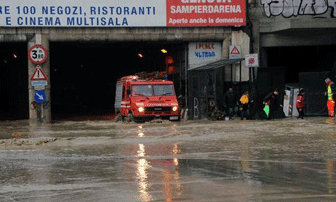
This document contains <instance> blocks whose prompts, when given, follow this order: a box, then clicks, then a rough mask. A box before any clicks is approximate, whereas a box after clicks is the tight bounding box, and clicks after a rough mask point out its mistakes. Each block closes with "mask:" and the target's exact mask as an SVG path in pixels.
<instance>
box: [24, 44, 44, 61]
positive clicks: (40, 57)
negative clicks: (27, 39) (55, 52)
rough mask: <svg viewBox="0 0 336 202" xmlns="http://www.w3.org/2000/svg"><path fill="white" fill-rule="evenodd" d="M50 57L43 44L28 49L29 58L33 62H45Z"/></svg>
mask: <svg viewBox="0 0 336 202" xmlns="http://www.w3.org/2000/svg"><path fill="white" fill-rule="evenodd" d="M47 57H48V53H47V50H46V49H45V48H44V47H43V46H41V45H34V46H32V47H30V48H29V50H28V59H29V60H30V62H31V63H33V64H37V65H39V64H43V63H44V62H45V61H46V60H47Z"/></svg>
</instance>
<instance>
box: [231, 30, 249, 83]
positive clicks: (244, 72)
mask: <svg viewBox="0 0 336 202" xmlns="http://www.w3.org/2000/svg"><path fill="white" fill-rule="evenodd" d="M231 44H232V45H233V46H240V48H241V56H242V57H243V58H244V57H245V55H246V54H249V53H250V37H249V36H248V35H247V34H246V33H245V32H243V31H232V42H231ZM233 69H234V70H233V71H234V78H235V79H234V81H236V82H239V81H248V80H249V68H247V67H245V61H244V60H243V61H242V64H241V72H240V65H239V64H237V65H234V68H233ZM240 76H241V78H240Z"/></svg>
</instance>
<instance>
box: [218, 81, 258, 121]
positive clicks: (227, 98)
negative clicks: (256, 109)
mask: <svg viewBox="0 0 336 202" xmlns="http://www.w3.org/2000/svg"><path fill="white" fill-rule="evenodd" d="M251 103H253V100H251V99H250V96H249V92H248V91H246V92H244V94H243V95H242V96H241V97H240V99H238V97H237V94H236V93H235V92H234V91H233V88H229V90H228V91H227V92H226V93H225V95H224V108H225V109H226V113H227V114H228V115H229V119H233V117H234V114H235V112H236V108H237V107H238V109H239V111H240V117H241V120H243V119H244V118H246V119H251V117H250V105H251Z"/></svg>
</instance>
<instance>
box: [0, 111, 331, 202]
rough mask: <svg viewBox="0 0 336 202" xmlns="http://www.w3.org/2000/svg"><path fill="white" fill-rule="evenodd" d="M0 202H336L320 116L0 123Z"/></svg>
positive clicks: (325, 125) (327, 126)
mask: <svg viewBox="0 0 336 202" xmlns="http://www.w3.org/2000/svg"><path fill="white" fill-rule="evenodd" d="M0 138H1V139H0V159H1V160H0V183H1V188H0V201H24V202H26V201H41V202H46V201H55V202H56V201H117V202H119V201H125V202H128V201H130V202H132V201H204V202H205V201H336V194H335V191H336V186H335V183H336V175H335V167H336V165H335V163H336V126H335V125H334V120H330V119H327V118H325V117H319V118H307V119H305V120H297V119H283V120H275V121H240V120H239V121H238V120H234V121H222V122H211V121H195V122H192V121H188V122H163V123H143V124H133V123H131V124H125V123H114V122H112V121H80V122H72V121H64V122H57V123H53V124H43V125H41V124H30V123H29V122H27V121H4V122H0Z"/></svg>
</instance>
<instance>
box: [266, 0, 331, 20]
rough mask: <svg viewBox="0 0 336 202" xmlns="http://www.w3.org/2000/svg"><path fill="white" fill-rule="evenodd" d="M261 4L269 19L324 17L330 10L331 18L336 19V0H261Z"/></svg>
mask: <svg viewBox="0 0 336 202" xmlns="http://www.w3.org/2000/svg"><path fill="white" fill-rule="evenodd" d="M260 2H261V5H263V8H264V12H265V15H266V16H267V17H271V16H278V15H282V16H283V17H286V18H289V17H293V16H298V15H322V14H324V13H326V12H327V10H328V8H331V9H332V12H331V17H333V18H334V17H336V0H260Z"/></svg>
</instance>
